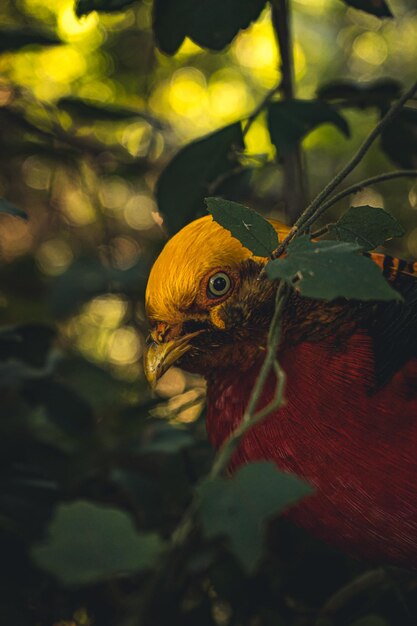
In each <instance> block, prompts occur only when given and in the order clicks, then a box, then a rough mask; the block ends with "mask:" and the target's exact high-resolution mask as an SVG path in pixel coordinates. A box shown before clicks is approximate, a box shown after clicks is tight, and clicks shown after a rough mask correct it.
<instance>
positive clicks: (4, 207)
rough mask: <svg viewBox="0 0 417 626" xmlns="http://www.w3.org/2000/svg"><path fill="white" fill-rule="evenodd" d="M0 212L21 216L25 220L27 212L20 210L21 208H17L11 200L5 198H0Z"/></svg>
mask: <svg viewBox="0 0 417 626" xmlns="http://www.w3.org/2000/svg"><path fill="white" fill-rule="evenodd" d="M0 213H7V215H13V216H14V217H21V218H22V220H27V219H28V216H27V213H25V212H24V211H22V209H18V208H17V207H15V206H14V204H12V203H11V202H9V201H8V200H6V199H5V198H0Z"/></svg>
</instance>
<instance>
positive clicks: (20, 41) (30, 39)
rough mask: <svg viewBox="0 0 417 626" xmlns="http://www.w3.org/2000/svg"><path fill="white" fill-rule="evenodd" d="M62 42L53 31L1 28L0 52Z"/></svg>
mask: <svg viewBox="0 0 417 626" xmlns="http://www.w3.org/2000/svg"><path fill="white" fill-rule="evenodd" d="M59 44H62V41H61V40H60V39H58V38H57V37H56V36H55V35H53V34H52V33H48V32H45V31H43V30H37V29H34V28H5V27H2V28H0V53H1V52H14V51H15V50H20V49H21V48H24V47H25V46H57V45H59Z"/></svg>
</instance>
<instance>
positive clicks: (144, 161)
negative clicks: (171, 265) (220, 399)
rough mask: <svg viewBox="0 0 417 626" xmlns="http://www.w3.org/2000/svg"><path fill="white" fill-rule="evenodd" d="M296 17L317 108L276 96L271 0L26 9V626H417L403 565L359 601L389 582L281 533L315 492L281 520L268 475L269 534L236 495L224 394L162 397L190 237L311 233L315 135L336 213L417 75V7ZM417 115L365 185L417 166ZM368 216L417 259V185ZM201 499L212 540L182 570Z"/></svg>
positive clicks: (5, 8) (8, 89) (395, 189)
mask: <svg viewBox="0 0 417 626" xmlns="http://www.w3.org/2000/svg"><path fill="white" fill-rule="evenodd" d="M292 5H293V10H294V32H295V40H294V54H295V67H294V70H295V78H296V81H297V98H298V99H299V100H298V101H297V103H292V105H293V106H290V107H288V104H286V103H282V102H279V99H278V98H277V96H276V95H274V94H275V92H276V91H277V85H279V81H280V70H279V55H278V52H277V46H276V42H275V39H274V31H273V27H272V25H271V19H270V8H269V5H268V3H267V2H265V1H256V2H255V1H254V2H249V1H246V0H245V1H243V0H239V2H237V1H236V0H228V1H226V2H225V1H223V2H217V1H214V0H210V1H208V0H207V1H205V0H201V1H199V2H196V1H195V0H176V1H175V2H174V0H155V2H154V5H152V3H151V2H150V0H137V1H136V2H131V1H130V0H78V2H76V3H75V5H74V2H73V0H56V1H55V2H53V3H51V2H47V0H19V1H17V2H14V1H12V0H4V1H3V2H2V3H1V6H0V18H1V23H2V27H1V32H0V255H1V267H0V276H1V282H0V285H1V287H0V319H1V327H0V389H1V395H2V402H1V405H0V412H1V419H0V429H1V435H2V436H1V438H0V448H1V456H0V458H1V461H0V463H1V466H2V472H1V477H0V480H1V490H0V526H1V534H0V542H1V547H2V557H3V558H2V563H1V585H0V614H1V616H2V619H3V621H4V623H5V624H6V623H7V624H10V625H13V626H27V625H35V624H36V625H39V626H52V625H56V626H58V625H59V626H89V625H92V624H96V625H98V626H106V625H109V626H116V625H119V624H120V625H123V626H134V625H136V624H145V623H150V624H170V626H171V625H174V624H180V625H181V626H187V625H190V626H191V625H192V626H196V625H198V626H205V625H207V626H208V625H216V626H228V625H229V624H230V625H239V626H240V625H242V626H258V625H259V626H264V625H265V626H272V625H274V626H284V625H285V626H310V625H313V624H317V625H318V626H329V625H331V624H340V625H341V626H344V625H352V626H387V625H391V626H396V625H397V624H399V623H401V624H406V623H408V622H409V623H410V624H412V623H413V621H412V618H411V622H410V617H409V614H408V613H407V612H406V611H405V610H404V606H403V600H404V599H405V600H406V604H407V606H408V611H409V613H410V614H413V615H416V614H417V613H416V610H417V606H416V603H417V598H416V594H415V591H414V584H413V582H412V581H411V582H410V581H409V580H408V578H407V577H404V576H403V574H401V573H398V572H395V573H394V576H393V577H392V576H391V577H385V578H384V577H383V576H381V572H380V571H379V570H374V571H371V572H370V573H369V574H367V576H368V577H367V578H366V577H365V580H366V581H367V583H366V584H365V583H364V584H363V585H362V586H360V591H359V592H358V593H356V595H355V596H354V597H353V600H352V598H351V599H350V600H349V602H338V600H337V599H338V598H339V597H340V596H338V595H337V594H340V590H341V589H342V592H343V589H348V587H346V585H349V583H350V582H351V581H352V580H353V579H354V578H355V577H356V576H359V575H362V574H363V573H364V572H366V571H367V569H369V564H366V563H359V562H355V561H352V560H350V559H349V558H347V557H346V556H344V555H341V554H339V553H336V552H335V551H333V550H332V549H330V548H328V547H327V546H324V545H321V544H318V543H317V542H315V541H313V540H312V539H311V538H310V537H308V536H306V535H305V534H304V533H302V532H301V531H299V530H297V529H295V528H293V527H291V526H290V525H288V524H287V522H286V521H285V519H278V520H274V521H273V522H271V523H269V524H268V525H267V524H266V522H267V520H269V518H270V517H271V515H272V514H273V513H274V512H276V511H277V510H280V509H281V508H282V507H281V504H282V505H284V504H288V502H289V501H290V499H288V501H285V503H282V502H281V501H279V502H271V501H269V499H270V494H269V493H268V491H267V490H266V491H265V493H264V492H260V491H259V481H258V482H257V481H256V480H253V481H252V483H250V481H249V480H245V482H244V489H246V490H247V492H248V494H249V495H248V497H249V499H251V498H252V500H253V502H254V504H253V506H254V507H255V508H254V509H251V511H250V513H251V514H253V515H251V516H249V515H247V512H246V511H245V509H244V507H242V508H241V509H239V506H240V504H242V503H241V502H240V501H239V497H238V495H236V493H239V492H238V491H236V483H235V484H233V482H231V481H228V482H227V483H223V484H222V485H221V486H220V485H214V487H213V484H212V483H203V485H202V486H201V483H200V481H201V479H202V477H204V476H206V474H207V471H208V469H209V467H210V464H211V461H212V456H213V452H212V450H211V449H210V447H209V445H208V443H207V441H206V438H205V429H204V416H203V405H204V383H203V382H202V381H201V380H199V379H198V378H197V377H195V376H192V375H189V374H186V373H184V372H181V371H180V370H178V369H176V368H172V369H171V370H170V371H169V372H168V373H167V374H166V375H165V376H164V377H163V379H162V380H161V381H160V383H159V385H158V388H157V393H156V394H151V392H150V391H149V389H148V386H147V384H146V382H145V380H144V375H143V370H142V365H141V356H142V353H143V348H144V341H145V335H146V321H145V316H144V308H143V293H144V286H145V282H146V277H147V272H148V270H149V267H150V264H151V262H152V259H153V258H154V257H155V255H156V254H157V252H158V250H160V248H161V246H162V245H163V243H164V241H165V240H166V236H167V233H169V232H174V231H175V230H177V229H179V228H180V227H181V226H182V225H183V224H185V223H186V222H188V221H189V220H191V219H193V218H194V217H195V216H196V215H199V214H203V213H204V212H205V210H206V209H205V206H204V204H203V198H204V197H205V196H213V195H218V196H223V197H225V198H227V199H229V200H232V201H235V202H243V203H244V204H247V205H249V206H252V207H255V208H256V209H257V210H259V211H260V212H261V213H262V214H263V215H265V216H267V217H274V218H278V219H285V210H286V205H285V197H284V193H283V180H282V168H281V161H282V157H283V156H284V155H285V152H286V149H287V148H288V145H289V146H292V145H294V143H297V142H299V141H301V140H302V146H303V149H304V161H305V170H306V172H307V175H308V179H309V195H310V196H312V195H313V194H314V193H315V192H317V191H318V190H319V189H321V188H322V186H323V185H324V184H325V183H326V182H327V181H328V180H329V178H330V177H331V175H332V174H333V173H334V172H335V170H336V169H337V168H338V167H340V165H342V164H343V163H344V162H345V161H346V160H347V159H348V158H349V156H350V155H351V154H352V153H353V152H354V150H355V149H356V148H357V147H358V145H359V144H360V142H361V141H362V140H363V138H364V136H365V135H366V133H367V132H368V131H369V130H370V129H371V128H372V127H373V125H374V124H375V123H376V121H377V120H378V119H379V117H380V116H381V115H383V113H384V112H385V111H386V110H387V107H388V106H389V105H390V103H391V102H392V101H393V100H394V99H395V98H397V97H398V95H399V94H400V93H401V92H402V90H403V87H404V85H408V84H409V83H410V82H411V80H414V78H415V76H414V69H415V65H416V59H417V37H416V31H417V11H416V9H415V6H414V2H413V1H412V0H392V2H389V5H388V4H387V3H386V2H385V1H384V0H372V1H368V0H346V1H345V2H341V1H340V0H294V1H293V2H292ZM357 9H363V10H357ZM391 11H392V13H393V15H394V19H379V18H380V17H384V16H385V17H386V16H389V15H390V14H391ZM204 48H208V50H207V49H204ZM165 53H167V54H165ZM174 53H175V54H174ZM168 55H171V56H168ZM272 100H273V101H272ZM262 102H264V104H265V107H264V108H263V110H262V111H259V114H258V115H253V113H254V112H258V111H257V107H258V106H259V104H260V103H262ZM267 104H269V107H267ZM414 105H415V103H414V102H410V103H409V106H408V107H407V109H406V110H404V111H403V113H402V114H401V116H399V117H398V118H397V120H396V121H395V123H394V124H393V125H392V126H391V127H388V128H387V129H386V130H385V131H384V134H383V137H382V138H381V141H380V142H378V143H377V144H376V145H375V146H374V147H373V148H372V150H371V152H370V153H369V155H368V156H367V157H366V158H365V159H364V160H363V161H362V163H361V164H360V166H359V167H358V168H357V170H356V172H355V174H354V176H355V180H361V179H362V178H365V177H368V176H372V175H375V174H378V173H380V172H381V171H386V170H389V169H391V168H392V167H393V164H394V165H399V166H402V167H415V165H416V145H417V143H416V140H415V137H416V132H417V130H416V129H417V113H416V112H417V109H416V108H415V106H414ZM267 108H268V111H266V109H267ZM242 121H243V124H242ZM329 122H330V123H332V124H333V126H332V125H331V124H329ZM334 126H336V128H335V127H334ZM348 129H350V138H348V134H349V133H348ZM340 131H342V133H344V135H345V136H343V135H342V134H341V133H340ZM353 203H354V204H356V205H372V206H388V207H390V211H391V212H392V213H393V215H394V216H395V217H397V218H398V219H399V221H400V222H401V223H402V224H403V225H404V226H405V228H406V232H407V234H406V236H405V237H404V238H403V239H402V240H398V241H394V242H393V243H392V244H389V245H390V246H391V250H392V251H393V252H395V253H398V254H401V255H403V256H404V257H406V258H408V257H410V256H413V255H414V256H416V255H417V217H416V216H417V213H416V209H417V183H415V182H413V181H412V180H411V181H410V180H408V179H401V180H396V181H390V182H385V183H383V184H381V185H378V186H374V187H372V188H367V189H366V190H364V191H362V192H360V193H359V194H358V195H357V197H355V198H354V199H353ZM347 207H348V201H347V200H345V202H344V205H343V208H347ZM339 208H340V207H335V209H334V210H333V212H332V213H331V217H332V218H333V219H335V218H336V216H337V215H338V214H339V213H340V211H339ZM26 216H28V217H29V219H26ZM350 227H351V225H350ZM381 242H382V239H381ZM268 245H269V244H268ZM167 418H168V419H167ZM242 472H243V470H242ZM268 472H269V470H266V474H268ZM261 478H262V480H261V483H262V481H263V483H264V486H265V489H266V488H267V485H266V484H265V476H263V477H262V476H261ZM275 478H276V480H277V481H281V480H282V477H281V475H279V474H278V473H276V474H275ZM294 480H295V479H294ZM284 482H285V481H284ZM197 484H200V487H199V489H200V490H202V494H203V495H202V497H203V499H204V498H205V500H204V509H203V511H204V512H203V528H202V529H197V530H196V532H195V533H194V535H193V537H192V545H191V547H190V548H189V549H188V550H187V551H185V552H180V553H178V554H177V553H176V552H175V553H174V556H175V557H176V558H174V559H173V560H172V559H171V560H169V561H167V562H165V560H164V559H166V556H165V548H166V546H167V545H168V542H169V540H170V537H171V535H172V533H173V531H174V529H175V528H176V527H177V525H178V522H179V520H180V519H181V516H182V514H183V512H184V510H185V509H186V507H187V505H188V504H189V502H190V500H191V497H192V494H193V493H194V492H195V487H196V485H197ZM221 490H223V491H224V497H225V500H224V501H223V509H222V513H221V514H220V513H219V511H218V508H217V509H216V507H219V506H220V504H221V502H219V501H218V500H217V496H218V495H219V493H220V491H221ZM210 493H211V495H210ZM259 494H261V495H262V494H263V498H257V497H256V496H258V495H259ZM300 495H301V492H300ZM230 501H232V504H233V506H234V504H236V501H237V505H239V506H237V509H236V510H233V507H232V510H231V509H230V506H229V504H230ZM213 511H214V513H213ZM234 515H236V516H237V519H238V524H235V527H236V528H237V529H238V532H240V533H241V535H240V537H239V536H238V535H237V534H236V532H237V531H236V532H234V530H233V528H234V526H233V524H234V521H233V516H234ZM213 516H214V517H213ZM242 519H243V520H244V522H245V524H246V526H243V525H242V523H241V521H242ZM260 526H261V527H262V528H263V527H267V526H268V533H267V537H266V539H265V538H264V537H263V534H264V533H260ZM253 528H255V530H256V533H257V534H256V536H255V537H252V539H251V538H250V537H251V536H252V535H251V532H252V530H253ZM246 533H247V534H246ZM260 535H262V536H260ZM249 542H253V543H252V545H250V546H249ZM265 542H266V543H265ZM245 543H247V544H248V549H247V554H245V555H244V556H246V557H247V559H246V561H245V558H243V559H242V558H239V555H240V556H242V555H241V554H240V551H241V550H242V549H243V548H242V546H244V545H245ZM265 545H266V546H267V549H265ZM236 553H237V554H236ZM242 560H243V561H244V563H245V564H248V565H250V566H251V567H249V568H247V569H250V570H251V571H250V572H249V573H248V572H247V570H246V569H245V568H244V567H242ZM249 561H250V563H249ZM156 563H159V564H160V563H162V567H161V565H158V567H157V568H155V564H156ZM254 564H256V565H254ZM252 566H253V567H252ZM158 568H159V569H158ZM161 570H162V573H163V576H161ZM158 572H159V573H158ZM67 585H69V586H67ZM399 596H400V600H399ZM407 620H408V622H407Z"/></svg>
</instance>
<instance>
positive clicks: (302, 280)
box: [266, 235, 402, 301]
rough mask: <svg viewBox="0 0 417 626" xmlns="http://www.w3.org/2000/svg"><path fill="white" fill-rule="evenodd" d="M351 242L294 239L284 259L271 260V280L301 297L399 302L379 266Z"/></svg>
mask: <svg viewBox="0 0 417 626" xmlns="http://www.w3.org/2000/svg"><path fill="white" fill-rule="evenodd" d="M361 249H362V248H361V247H360V246H358V245H357V244H354V243H348V242H335V241H318V242H316V243H313V242H311V241H310V239H309V237H308V236H307V235H304V236H302V237H299V238H298V239H295V240H294V241H293V242H292V243H291V244H290V245H289V246H288V249H287V254H286V256H285V257H284V258H280V259H276V260H274V261H270V262H269V263H268V265H267V266H266V271H267V274H268V276H269V278H271V279H277V278H279V279H282V280H285V281H286V282H288V283H289V284H290V285H293V286H294V287H295V288H296V289H297V290H298V291H300V293H301V294H302V295H303V296H307V297H309V298H316V299H319V300H334V299H335V298H349V299H354V300H375V301H377V300H401V299H402V298H401V295H400V294H399V293H398V291H396V290H395V289H393V288H392V287H390V285H389V284H388V283H387V281H386V280H385V278H384V277H383V275H382V272H381V270H380V269H379V268H378V266H377V265H376V264H375V263H374V262H373V261H372V260H371V259H370V258H369V257H367V256H363V255H362V254H361V253H360V251H361Z"/></svg>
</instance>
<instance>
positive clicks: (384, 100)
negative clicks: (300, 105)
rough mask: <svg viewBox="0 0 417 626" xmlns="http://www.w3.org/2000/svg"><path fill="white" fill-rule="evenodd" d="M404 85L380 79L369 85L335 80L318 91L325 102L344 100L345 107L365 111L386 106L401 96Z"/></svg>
mask: <svg viewBox="0 0 417 626" xmlns="http://www.w3.org/2000/svg"><path fill="white" fill-rule="evenodd" d="M402 90H403V86H402V84H401V83H400V82H399V81H398V80H394V79H393V78H379V79H377V80H373V81H370V82H368V83H355V82H354V81H351V80H335V81H332V82H330V83H326V84H324V85H322V86H321V87H319V89H318V90H317V97H318V98H320V99H323V100H331V101H334V100H336V101H337V100H339V101H340V100H342V101H343V106H344V107H353V108H359V109H364V108H367V107H374V106H376V107H381V106H386V105H387V104H389V103H390V102H391V101H392V100H395V98H399V97H400V96H401V92H402Z"/></svg>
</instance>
